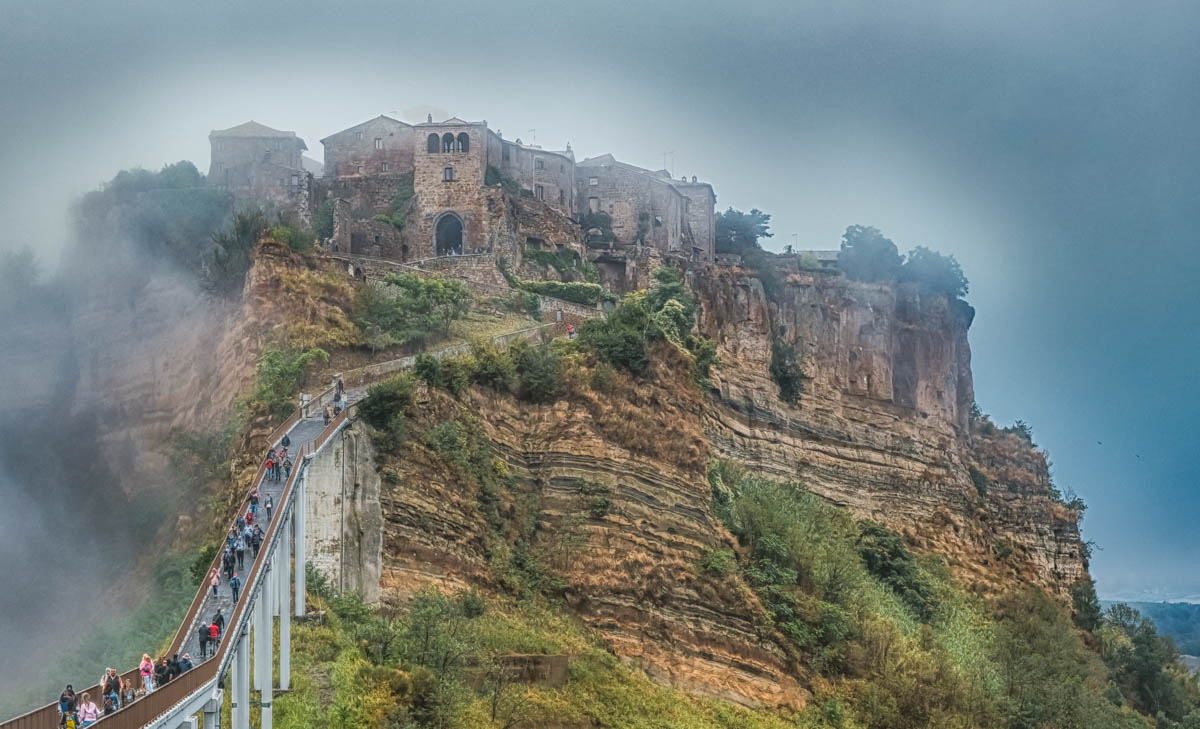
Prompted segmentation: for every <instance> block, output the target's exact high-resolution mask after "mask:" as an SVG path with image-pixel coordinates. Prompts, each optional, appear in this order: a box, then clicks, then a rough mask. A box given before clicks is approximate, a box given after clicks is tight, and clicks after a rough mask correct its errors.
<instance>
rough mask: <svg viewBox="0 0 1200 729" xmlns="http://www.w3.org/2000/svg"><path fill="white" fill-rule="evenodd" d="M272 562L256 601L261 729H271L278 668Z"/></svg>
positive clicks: (265, 566)
mask: <svg viewBox="0 0 1200 729" xmlns="http://www.w3.org/2000/svg"><path fill="white" fill-rule="evenodd" d="M272 566H273V565H272V560H270V559H268V560H266V561H265V562H263V569H264V570H265V571H264V573H263V576H262V582H261V583H259V584H260V587H259V591H258V599H257V600H256V601H255V613H254V617H255V623H254V688H256V689H258V690H259V691H260V692H261V693H260V695H259V709H260V716H261V722H260V727H261V729H271V684H272V683H273V681H274V679H273V678H272V676H271V674H272V673H273V670H274V668H275V656H274V653H275V640H274V638H275V636H274V635H273V632H274V631H273V630H272V628H273V627H274V621H273V620H271V593H272V592H274V580H275V575H274V574H273V573H272V571H271V567H272Z"/></svg>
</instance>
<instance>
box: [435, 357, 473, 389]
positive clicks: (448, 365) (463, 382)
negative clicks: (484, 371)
mask: <svg viewBox="0 0 1200 729" xmlns="http://www.w3.org/2000/svg"><path fill="white" fill-rule="evenodd" d="M478 368H479V363H478V362H476V361H475V357H473V356H472V355H469V354H463V355H459V356H457V357H445V358H443V359H442V386H443V387H445V388H446V389H447V390H449V391H450V394H452V395H454V396H455V397H460V396H461V395H462V394H463V393H464V392H466V391H467V388H468V387H470V386H471V382H473V381H474V379H475V371H476V370H477V369H478Z"/></svg>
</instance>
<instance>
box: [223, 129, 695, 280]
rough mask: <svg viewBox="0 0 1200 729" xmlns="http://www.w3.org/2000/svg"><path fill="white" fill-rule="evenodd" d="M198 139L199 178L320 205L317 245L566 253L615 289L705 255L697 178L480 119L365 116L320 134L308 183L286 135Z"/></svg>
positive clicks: (238, 132)
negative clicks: (327, 232)
mask: <svg viewBox="0 0 1200 729" xmlns="http://www.w3.org/2000/svg"><path fill="white" fill-rule="evenodd" d="M210 137H211V139H212V142H213V162H212V168H211V170H210V173H209V174H210V179H213V180H215V181H217V182H218V183H220V184H226V185H227V186H228V187H230V189H232V190H234V191H235V193H238V194H240V195H241V196H243V197H247V198H254V199H257V200H260V201H265V202H271V203H274V204H277V205H278V206H280V207H283V206H286V205H290V206H291V207H292V208H296V209H299V208H303V210H304V211H305V212H306V213H307V211H308V210H310V209H312V210H315V209H317V208H318V207H320V206H323V205H333V206H334V217H335V226H334V227H335V234H334V236H333V238H332V239H331V240H330V245H331V246H333V247H334V248H336V249H338V250H340V251H342V252H348V253H355V254H361V255H368V256H377V257H382V258H389V259H395V260H398V261H401V262H413V261H418V260H423V259H428V258H435V257H438V256H451V255H468V254H478V253H484V254H489V255H490V256H492V257H493V258H500V257H503V258H506V259H508V260H509V261H510V263H511V264H512V265H513V266H514V267H516V268H519V267H520V265H521V260H522V258H523V255H524V251H525V250H526V249H535V250H556V249H562V248H571V249H573V250H576V251H577V252H579V253H580V254H581V255H585V254H587V255H588V257H589V258H592V259H594V260H596V261H597V263H598V264H599V265H601V269H602V271H603V272H604V274H605V280H606V281H609V282H611V283H612V285H613V286H614V287H615V288H620V289H627V288H629V287H631V286H634V285H636V284H634V283H632V282H634V281H636V282H643V280H644V279H645V275H644V274H645V272H646V271H650V270H652V269H653V268H654V265H655V264H651V265H648V261H649V260H650V259H651V258H654V260H657V258H656V257H661V256H674V257H679V258H685V259H689V260H692V261H697V262H706V263H707V262H712V260H713V243H714V240H713V239H714V235H715V217H714V214H715V204H716V196H715V194H714V193H713V188H712V186H711V185H709V184H707V183H703V182H698V181H697V180H696V179H695V178H692V179H691V181H690V182H689V181H688V180H687V179H683V180H674V179H672V178H671V177H670V175H669V174H668V173H667V172H666V171H665V170H659V171H651V170H646V169H643V168H641V167H636V166H634V165H629V164H626V163H623V162H619V161H617V160H616V159H614V158H613V156H612V155H603V156H601V157H596V158H593V159H588V160H584V161H582V162H578V163H577V162H576V161H575V154H574V152H573V151H572V150H571V146H570V145H569V144H568V145H567V147H566V149H565V150H549V149H543V148H541V147H539V146H537V145H533V144H525V143H523V142H522V141H521V140H520V139H517V140H515V141H509V140H507V139H505V138H504V137H503V135H502V134H501V132H500V131H499V130H496V131H493V130H492V129H489V128H488V125H487V122H486V121H474V122H472V121H465V120H463V119H459V118H457V117H453V118H450V119H447V120H445V121H441V122H435V121H433V119H432V118H427V120H426V121H425V122H424V123H420V124H415V125H414V124H408V123H405V122H403V121H400V120H398V119H393V118H391V117H388V116H378V117H375V118H374V119H370V120H367V121H364V122H362V123H361V124H357V125H355V126H352V127H349V128H347V129H344V130H342V131H339V132H336V133H334V134H331V135H329V136H328V137H325V138H324V139H322V140H321V143H322V144H323V145H324V148H325V166H324V174H323V176H322V177H321V178H320V179H318V180H315V181H313V180H312V179H311V175H309V174H308V173H305V172H304V171H303V168H302V165H303V163H302V161H301V154H300V153H301V151H303V150H304V149H305V147H304V142H303V140H301V139H300V138H299V137H297V136H296V135H295V133H294V132H283V131H279V130H275V129H271V128H269V127H265V126H263V125H261V124H257V123H256V122H248V123H247V124H243V125H241V126H239V127H234V128H233V129H227V130H223V131H220V132H213V133H212V135H210ZM588 212H604V213H606V214H607V215H609V216H610V218H611V221H612V232H613V234H614V236H615V240H606V241H604V245H603V246H597V247H595V248H594V249H593V250H591V251H590V252H589V251H588V250H587V248H586V247H585V245H584V233H583V231H582V230H581V229H580V225H579V222H578V221H579V220H580V219H581V217H582V216H583V215H585V214H587V213H588ZM651 254H653V255H651ZM621 282H623V284H622V283H621Z"/></svg>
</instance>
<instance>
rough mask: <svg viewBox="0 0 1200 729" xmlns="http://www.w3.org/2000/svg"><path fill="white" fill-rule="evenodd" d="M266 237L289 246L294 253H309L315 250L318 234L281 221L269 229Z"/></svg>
mask: <svg viewBox="0 0 1200 729" xmlns="http://www.w3.org/2000/svg"><path fill="white" fill-rule="evenodd" d="M264 237H266V238H267V239H269V240H273V241H275V242H276V243H281V244H283V245H285V246H287V247H288V248H289V249H291V251H292V252H294V253H309V252H311V251H312V249H313V242H314V241H315V238H316V233H314V232H313V231H311V230H305V229H303V228H297V227H294V226H291V225H287V224H286V223H283V222H282V221H281V222H278V223H276V224H275V225H272V226H271V227H270V228H268V229H267V232H266V235H265V236H264Z"/></svg>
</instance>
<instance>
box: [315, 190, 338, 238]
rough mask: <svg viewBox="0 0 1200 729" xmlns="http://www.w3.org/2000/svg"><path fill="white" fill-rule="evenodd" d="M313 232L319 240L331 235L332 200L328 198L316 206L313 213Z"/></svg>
mask: <svg viewBox="0 0 1200 729" xmlns="http://www.w3.org/2000/svg"><path fill="white" fill-rule="evenodd" d="M313 232H315V233H316V234H317V237H318V238H320V239H321V240H324V239H326V238H332V237H333V200H332V199H329V200H326V201H325V202H323V203H321V204H320V205H318V206H317V211H316V212H315V213H314V214H313Z"/></svg>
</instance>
